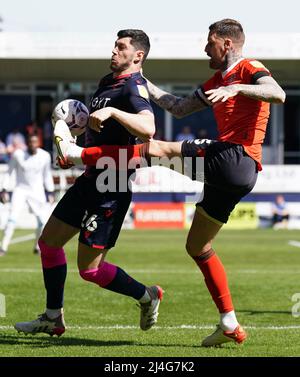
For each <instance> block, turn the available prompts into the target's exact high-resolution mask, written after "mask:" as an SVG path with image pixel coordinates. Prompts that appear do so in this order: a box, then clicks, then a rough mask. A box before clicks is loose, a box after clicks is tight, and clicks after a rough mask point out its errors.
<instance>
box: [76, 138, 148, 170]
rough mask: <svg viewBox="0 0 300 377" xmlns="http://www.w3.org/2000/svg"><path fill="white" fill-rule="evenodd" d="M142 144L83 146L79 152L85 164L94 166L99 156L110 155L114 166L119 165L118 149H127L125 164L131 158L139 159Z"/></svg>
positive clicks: (141, 153) (141, 154)
mask: <svg viewBox="0 0 300 377" xmlns="http://www.w3.org/2000/svg"><path fill="white" fill-rule="evenodd" d="M143 145H144V144H137V145H124V146H120V145H102V146H101V147H89V148H84V149H83V151H82V153H81V159H82V162H83V163H84V164H85V165H90V166H96V164H97V161H98V159H99V158H101V157H111V158H113V159H114V160H115V163H116V167H117V168H118V167H119V155H120V150H126V151H127V154H126V155H127V164H126V168H127V165H128V162H129V161H130V160H131V159H136V161H139V160H140V158H141V156H143V152H142V150H143Z"/></svg>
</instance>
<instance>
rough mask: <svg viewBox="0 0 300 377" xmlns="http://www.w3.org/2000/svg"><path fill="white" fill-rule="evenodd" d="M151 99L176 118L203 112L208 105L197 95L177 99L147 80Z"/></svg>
mask: <svg viewBox="0 0 300 377" xmlns="http://www.w3.org/2000/svg"><path fill="white" fill-rule="evenodd" d="M147 86H148V91H149V94H150V98H151V100H152V101H153V102H155V103H156V104H157V105H158V106H159V107H161V108H163V109H165V110H167V111H169V112H170V113H171V114H172V115H174V116H175V117H176V118H182V117H184V116H186V115H189V114H192V113H194V112H195V111H200V110H203V109H205V108H206V107H207V105H208V104H205V102H202V101H201V100H200V99H199V98H198V97H197V96H196V94H195V93H193V94H191V95H189V96H187V97H177V96H174V95H173V94H171V93H168V92H165V91H164V90H162V89H159V88H158V87H157V86H155V85H154V84H152V83H151V82H150V81H148V80H147Z"/></svg>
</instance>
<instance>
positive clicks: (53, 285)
mask: <svg viewBox="0 0 300 377" xmlns="http://www.w3.org/2000/svg"><path fill="white" fill-rule="evenodd" d="M43 274H44V283H45V288H46V290H47V309H59V308H62V307H63V303H64V285H65V280H66V276H67V265H66V264H62V265H60V266H56V267H52V268H43Z"/></svg>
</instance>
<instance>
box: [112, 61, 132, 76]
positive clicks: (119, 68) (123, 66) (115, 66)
mask: <svg viewBox="0 0 300 377" xmlns="http://www.w3.org/2000/svg"><path fill="white" fill-rule="evenodd" d="M131 64H132V60H128V61H126V62H124V63H118V62H117V61H112V60H111V62H110V69H111V70H112V71H113V72H114V73H122V72H124V71H126V70H127V69H128V68H129V67H130V66H131Z"/></svg>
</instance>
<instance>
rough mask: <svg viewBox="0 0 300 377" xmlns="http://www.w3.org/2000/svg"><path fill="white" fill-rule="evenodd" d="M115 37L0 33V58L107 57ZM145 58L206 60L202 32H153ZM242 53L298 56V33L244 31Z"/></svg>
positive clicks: (48, 33)
mask: <svg viewBox="0 0 300 377" xmlns="http://www.w3.org/2000/svg"><path fill="white" fill-rule="evenodd" d="M115 38H116V36H115V35H113V34H110V33H61V32H57V33H54V32H44V33H21V32H15V33H13V32H2V33H0V58H5V59H11V58H16V59H108V58H109V57H110V55H111V48H112V43H113V42H114V40H115ZM150 38H151V44H152V48H151V51H150V54H149V59H185V60H186V59H197V60H199V59H206V54H205V53H204V47H205V44H206V40H207V35H206V34H197V33H170V34H167V33H153V34H151V35H150ZM244 53H245V56H248V57H252V56H253V57H255V58H257V59H300V33H260V34H248V35H247V39H246V44H245V50H244Z"/></svg>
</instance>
